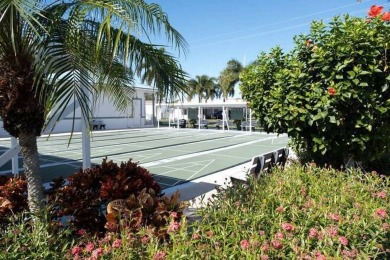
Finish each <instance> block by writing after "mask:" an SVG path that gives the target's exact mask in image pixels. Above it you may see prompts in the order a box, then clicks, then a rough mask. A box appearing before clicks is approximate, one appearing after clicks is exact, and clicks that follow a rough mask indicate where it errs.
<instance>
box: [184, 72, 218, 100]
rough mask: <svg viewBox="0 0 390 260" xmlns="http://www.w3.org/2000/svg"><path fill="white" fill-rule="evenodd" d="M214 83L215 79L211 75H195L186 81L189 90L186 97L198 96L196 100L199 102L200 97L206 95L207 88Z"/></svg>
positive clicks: (211, 86)
mask: <svg viewBox="0 0 390 260" xmlns="http://www.w3.org/2000/svg"><path fill="white" fill-rule="evenodd" d="M215 85H216V84H215V79H214V78H213V77H209V76H207V75H202V76H195V78H194V79H191V80H189V81H188V82H187V87H188V90H189V95H188V99H189V100H191V99H192V98H193V97H195V96H198V101H199V103H201V102H202V98H207V97H208V96H207V93H208V92H207V91H208V89H212V88H214V86H215ZM209 93H210V92H209Z"/></svg>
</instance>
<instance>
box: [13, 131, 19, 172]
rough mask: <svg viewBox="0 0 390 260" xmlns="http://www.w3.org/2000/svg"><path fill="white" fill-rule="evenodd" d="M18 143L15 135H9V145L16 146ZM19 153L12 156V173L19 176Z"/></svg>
mask: <svg viewBox="0 0 390 260" xmlns="http://www.w3.org/2000/svg"><path fill="white" fill-rule="evenodd" d="M17 145H18V140H17V139H16V138H15V137H11V147H12V148H13V147H16V146H17ZM18 157H19V153H17V154H16V155H15V156H14V157H12V174H13V175H14V176H19V158H18Z"/></svg>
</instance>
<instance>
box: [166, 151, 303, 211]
mask: <svg viewBox="0 0 390 260" xmlns="http://www.w3.org/2000/svg"><path fill="white" fill-rule="evenodd" d="M288 158H289V159H293V160H294V159H297V156H296V154H295V153H294V151H293V150H292V149H291V148H289V156H288ZM250 165H251V162H247V163H243V164H240V165H237V166H234V167H231V168H228V169H225V170H222V171H220V172H216V173H213V174H210V175H207V176H203V177H200V178H198V179H194V180H192V181H189V182H186V183H183V184H180V185H177V186H174V187H170V188H167V189H164V190H163V192H164V193H165V196H168V197H169V196H171V195H172V194H173V193H175V192H176V191H179V192H180V200H181V201H188V202H190V205H189V208H188V209H186V210H185V214H187V215H192V214H193V213H194V212H195V210H196V209H197V208H200V207H205V206H207V204H208V202H210V200H212V198H213V195H214V194H216V193H217V192H218V191H217V189H216V188H217V187H228V186H230V185H231V180H230V177H231V176H232V175H235V174H237V173H241V174H242V175H246V174H247V172H248V169H249V167H250Z"/></svg>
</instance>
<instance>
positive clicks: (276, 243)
mask: <svg viewBox="0 0 390 260" xmlns="http://www.w3.org/2000/svg"><path fill="white" fill-rule="evenodd" d="M271 245H272V247H273V248H275V249H276V250H279V249H282V248H283V244H282V241H280V240H279V239H274V240H272V241H271Z"/></svg>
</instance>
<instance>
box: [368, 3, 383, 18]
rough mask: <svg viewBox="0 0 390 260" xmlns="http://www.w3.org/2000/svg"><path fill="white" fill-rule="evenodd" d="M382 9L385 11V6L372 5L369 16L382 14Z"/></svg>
mask: <svg viewBox="0 0 390 260" xmlns="http://www.w3.org/2000/svg"><path fill="white" fill-rule="evenodd" d="M382 11H383V6H378V5H373V6H371V8H370V11H368V16H369V17H377V16H378V15H380V14H381V12H382Z"/></svg>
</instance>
